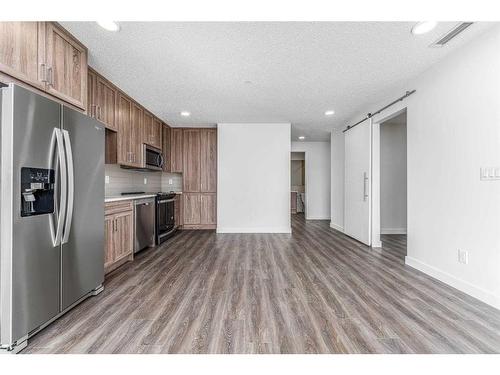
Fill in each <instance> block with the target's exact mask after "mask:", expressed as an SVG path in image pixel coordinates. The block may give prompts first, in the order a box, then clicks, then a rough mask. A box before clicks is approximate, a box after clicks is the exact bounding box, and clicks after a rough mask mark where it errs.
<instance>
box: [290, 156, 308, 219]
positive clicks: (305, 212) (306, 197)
mask: <svg viewBox="0 0 500 375" xmlns="http://www.w3.org/2000/svg"><path fill="white" fill-rule="evenodd" d="M293 152H303V153H304V169H305V171H304V196H305V202H304V218H305V219H306V220H311V219H309V218H308V217H307V209H308V207H309V202H308V197H309V195H308V194H307V185H308V183H307V181H308V178H307V171H308V168H307V151H306V150H305V149H299V150H292V149H291V150H290V179H291V178H292V153H293ZM290 212H291V210H290Z"/></svg>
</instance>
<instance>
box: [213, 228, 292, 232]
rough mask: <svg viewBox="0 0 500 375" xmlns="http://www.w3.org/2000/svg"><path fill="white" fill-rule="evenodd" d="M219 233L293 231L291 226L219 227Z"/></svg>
mask: <svg viewBox="0 0 500 375" xmlns="http://www.w3.org/2000/svg"><path fill="white" fill-rule="evenodd" d="M217 233H292V228H290V227H288V228H287V227H246V228H232V227H217Z"/></svg>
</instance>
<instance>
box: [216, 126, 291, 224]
mask: <svg viewBox="0 0 500 375" xmlns="http://www.w3.org/2000/svg"><path fill="white" fill-rule="evenodd" d="M217 137H218V143H217V151H218V157H217V174H218V176H217V232H218V233H290V232H291V228H290V152H291V146H290V143H291V142H290V137H291V135H290V124H218V130H217Z"/></svg>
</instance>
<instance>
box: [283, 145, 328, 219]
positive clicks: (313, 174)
mask: <svg viewBox="0 0 500 375" xmlns="http://www.w3.org/2000/svg"><path fill="white" fill-rule="evenodd" d="M292 151H294V152H305V169H306V173H305V178H306V181H305V190H306V191H305V192H306V202H305V203H306V219H308V220H328V219H330V142H292Z"/></svg>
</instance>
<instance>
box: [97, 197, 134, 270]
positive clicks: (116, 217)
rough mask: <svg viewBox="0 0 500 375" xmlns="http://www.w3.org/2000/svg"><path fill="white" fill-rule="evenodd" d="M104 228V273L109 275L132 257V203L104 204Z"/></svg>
mask: <svg viewBox="0 0 500 375" xmlns="http://www.w3.org/2000/svg"><path fill="white" fill-rule="evenodd" d="M104 228H105V229H104V234H105V246H106V248H105V250H104V271H105V273H109V272H111V271H112V270H114V269H116V268H118V267H119V266H121V265H122V264H124V263H126V262H127V261H129V260H133V257H134V211H133V205H132V202H131V201H130V202H128V201H127V202H111V203H106V206H105V216H104Z"/></svg>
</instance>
